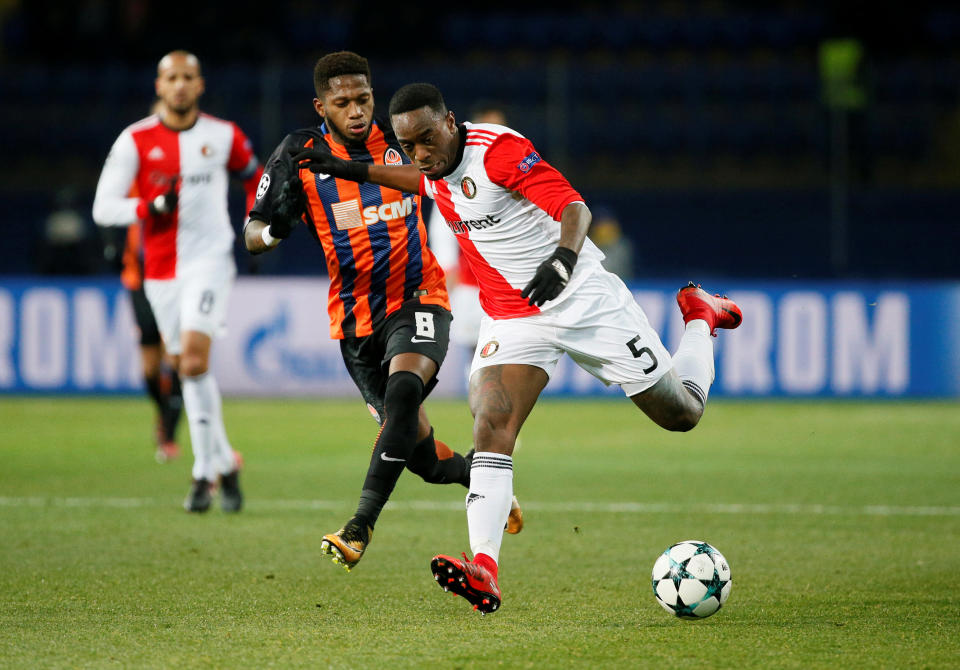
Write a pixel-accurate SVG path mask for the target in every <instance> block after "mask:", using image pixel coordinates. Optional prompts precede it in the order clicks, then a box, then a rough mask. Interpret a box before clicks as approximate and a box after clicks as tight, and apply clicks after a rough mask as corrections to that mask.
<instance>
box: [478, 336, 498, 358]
mask: <svg viewBox="0 0 960 670" xmlns="http://www.w3.org/2000/svg"><path fill="white" fill-rule="evenodd" d="M498 351H500V343H499V342H497V341H496V340H490V341H489V342H487V343H486V344H485V345H483V348H482V349H481V350H480V358H490V357H491V356H493V355H494V354H495V353H497V352H498Z"/></svg>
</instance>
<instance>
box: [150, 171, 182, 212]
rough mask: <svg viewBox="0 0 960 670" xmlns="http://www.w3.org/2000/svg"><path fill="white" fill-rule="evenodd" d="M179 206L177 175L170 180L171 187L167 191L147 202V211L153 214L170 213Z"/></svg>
mask: <svg viewBox="0 0 960 670" xmlns="http://www.w3.org/2000/svg"><path fill="white" fill-rule="evenodd" d="M176 208H177V177H173V178H172V179H171V180H170V188H168V189H167V192H166V193H163V194H162V195H158V196H157V197H156V198H154V199H153V200H151V201H150V202H148V203H147V211H148V212H150V215H151V216H161V215H163V214H169V213H170V212H172V211H173V210H175V209H176Z"/></svg>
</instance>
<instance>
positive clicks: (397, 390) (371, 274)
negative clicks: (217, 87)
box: [244, 51, 470, 570]
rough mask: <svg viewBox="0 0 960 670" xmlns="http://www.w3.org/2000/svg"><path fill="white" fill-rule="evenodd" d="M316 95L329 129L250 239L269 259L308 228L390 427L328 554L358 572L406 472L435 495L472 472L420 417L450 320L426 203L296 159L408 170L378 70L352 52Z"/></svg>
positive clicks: (333, 62)
mask: <svg viewBox="0 0 960 670" xmlns="http://www.w3.org/2000/svg"><path fill="white" fill-rule="evenodd" d="M314 85H315V88H316V93H317V97H316V98H314V100H313V105H314V108H315V109H316V112H317V114H318V115H319V116H320V120H321V122H320V124H319V125H318V126H316V127H313V128H305V129H301V130H297V131H295V132H293V133H290V134H289V135H288V136H287V137H286V138H285V139H284V140H283V142H281V144H280V145H279V146H278V147H277V149H276V150H275V151H274V153H273V155H272V156H271V157H270V159H269V160H268V161H267V164H266V168H265V172H264V176H263V178H262V179H261V181H260V185H259V187H258V189H257V201H256V204H255V205H254V207H253V209H252V210H251V211H250V221H249V223H248V224H247V225H246V227H245V228H244V239H245V241H246V245H247V249H248V250H250V251H251V252H253V253H260V252H263V251H267V250H269V249H271V248H273V247H275V246H276V245H277V244H278V243H279V241H280V240H281V239H283V238H286V237H287V236H288V235H289V234H290V232H291V231H292V229H293V227H294V226H295V225H298V224H299V223H300V222H301V220H303V221H305V222H306V225H307V228H308V230H309V231H310V234H311V235H312V236H313V237H314V239H315V240H316V241H317V242H319V244H320V245H321V246H322V248H323V252H324V255H325V257H326V263H327V270H328V273H329V275H330V293H329V297H328V313H329V315H330V336H331V337H332V338H334V339H337V340H340V349H341V352H342V354H343V360H344V363H345V364H346V366H347V370H348V371H349V372H350V376H351V377H352V378H353V380H354V382H355V383H356V385H357V387H358V388H359V390H360V393H361V395H362V396H363V398H364V400H365V401H366V402H367V406H368V408H369V409H370V412H371V413H372V414H373V416H374V418H375V419H376V420H377V422H378V423H379V424H380V432H379V433H378V435H377V439H376V442H375V445H374V449H373V455H372V458H371V460H370V467H369V468H368V470H367V476H366V479H365V481H364V483H363V488H362V490H361V493H360V502H359V505H358V507H357V511H356V514H355V515H354V516H353V517H352V518H351V519H350V520H349V521H348V522H347V523H346V524H345V525H344V526H343V528H341V529H340V530H339V531H338V532H336V533H330V534H327V535H325V536H324V539H323V542H322V543H321V549H322V550H323V551H324V553H327V554H331V555H332V556H333V560H334V562H335V563H340V564H342V565H343V566H344V567H346V568H347V569H348V570H349V569H351V568H352V567H353V566H354V565H356V564H357V563H358V562H359V561H360V558H361V557H362V556H363V553H364V551H365V550H366V547H367V545H368V544H369V541H370V537H371V534H372V532H373V528H374V525H375V524H376V521H377V518H378V517H379V514H380V511H381V510H382V509H383V506H384V505H385V504H386V502H387V500H388V499H389V497H390V494H391V493H392V491H393V488H394V486H395V485H396V482H397V479H398V478H399V477H400V474H401V473H402V472H403V469H404V467H406V468H407V469H409V470H411V471H412V472H414V473H416V474H417V475H419V476H420V477H422V478H423V479H424V481H427V482H430V483H436V484H448V483H460V484H463V485H464V486H469V474H470V467H469V461H468V460H467V458H466V457H464V456H462V455H461V454H458V453H455V452H453V451H451V450H450V449H449V448H448V447H447V446H446V445H445V444H443V443H442V442H440V441H439V440H435V439H434V436H433V429H432V427H431V426H430V422H429V420H428V419H427V415H426V413H425V412H424V410H423V407H422V402H423V399H424V398H425V397H426V396H427V394H428V393H429V392H430V391H431V389H432V388H433V387H434V386H435V385H436V381H437V371H438V370H439V369H440V365H441V364H442V363H443V359H444V357H445V356H446V352H447V345H448V339H449V331H450V321H451V314H450V305H449V301H448V298H447V291H446V286H445V282H444V275H443V270H442V269H441V268H440V265H439V264H438V263H437V261H436V259H435V258H434V256H433V254H432V253H431V251H430V249H429V248H428V247H427V234H426V229H425V226H424V223H423V219H422V217H421V213H420V196H419V194H418V193H417V192H416V190H414V191H401V190H396V189H391V188H381V187H379V186H373V185H370V184H358V183H356V182H354V181H350V180H346V179H338V178H335V177H330V176H328V175H322V174H317V175H314V174H312V173H311V172H310V171H309V170H299V169H298V168H297V167H296V165H295V164H294V163H293V161H292V159H291V150H294V151H296V150H300V149H302V148H304V147H310V148H314V149H317V150H322V151H326V152H329V153H331V154H332V155H334V156H339V157H340V158H343V159H347V160H353V161H358V162H364V163H369V164H371V165H402V164H403V163H404V162H406V161H405V159H404V157H403V153H402V152H401V151H400V147H399V145H398V144H397V141H396V138H395V137H394V134H393V130H392V129H391V128H390V126H389V124H387V123H385V122H384V121H382V120H379V119H377V118H375V117H374V115H373V109H374V99H373V88H372V86H371V80H370V68H369V65H368V63H367V61H366V59H365V58H362V57H361V56H358V55H357V54H355V53H352V52H347V51H343V52H337V53H332V54H328V55H326V56H324V57H323V58H321V59H320V60H319V61H317V64H316V67H315V68H314ZM301 180H302V181H301Z"/></svg>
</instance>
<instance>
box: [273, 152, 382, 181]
mask: <svg viewBox="0 0 960 670" xmlns="http://www.w3.org/2000/svg"><path fill="white" fill-rule="evenodd" d="M290 154H291V155H292V156H293V162H294V163H296V165H297V167H298V168H299V169H301V170H302V169H303V168H310V172H312V173H314V174H329V175H333V176H334V177H339V178H340V179H349V180H350V181H357V182H361V183H362V182H365V181H367V175H368V174H369V172H370V166H369V165H367V164H366V163H361V162H358V161H345V160H343V159H342V158H337V157H336V156H334V155H333V154H331V153H330V152H329V151H326V150H324V149H302V148H301V149H297V148H294V147H291V148H290Z"/></svg>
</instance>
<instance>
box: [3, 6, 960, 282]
mask: <svg viewBox="0 0 960 670" xmlns="http://www.w3.org/2000/svg"><path fill="white" fill-rule="evenodd" d="M443 7H446V8H447V9H444V10H438V9H437V8H431V7H430V6H428V5H420V4H415V3H405V4H401V3H398V4H394V5H380V4H376V3H374V4H370V3H347V2H323V3H317V2H307V1H299V2H296V1H294V2H291V1H277V2H271V3H264V2H247V1H241V2H231V3H229V4H228V5H227V4H222V3H209V4H208V3H203V2H196V3H192V4H180V3H170V2H156V1H154V0H133V1H131V2H111V1H107V0H86V1H79V2H75V3H62V2H52V1H49V0H31V1H29V2H28V1H26V0H20V1H19V2H17V1H10V0H8V1H7V2H0V151H2V156H3V161H2V162H0V208H2V211H3V213H4V219H5V220H4V224H3V226H4V232H5V235H4V237H5V244H4V245H3V246H4V249H5V251H4V252H3V253H2V256H0V259H2V262H0V272H3V273H5V274H19V275H23V274H35V273H41V272H43V273H64V272H68V273H101V274H102V273H109V272H111V270H110V268H109V267H107V265H106V264H105V263H103V262H102V261H101V260H100V253H99V249H98V240H99V238H98V235H97V231H96V230H95V227H94V226H93V224H92V221H91V220H90V206H91V203H92V199H93V192H94V190H95V187H96V182H97V177H98V176H99V172H100V168H101V165H102V162H103V159H104V158H105V157H106V154H107V151H108V150H109V148H110V145H111V144H112V142H113V141H114V139H115V138H116V136H117V135H118V134H119V132H120V131H121V130H122V129H123V128H124V127H125V126H126V125H128V124H129V123H132V122H133V121H135V120H137V119H139V118H142V117H143V116H145V115H146V111H147V107H148V105H149V104H150V102H151V100H152V98H153V79H154V77H155V68H156V62H157V60H158V59H159V58H160V57H161V56H162V55H163V54H164V53H166V52H167V51H170V50H172V49H176V48H183V49H187V50H190V51H192V52H194V53H196V54H197V56H198V57H199V58H200V60H201V62H202V65H203V70H204V75H205V77H206V83H207V92H206V94H205V96H204V97H203V99H202V101H201V104H202V108H203V109H204V110H205V111H207V112H209V113H212V114H214V115H217V116H221V117H224V118H228V119H231V120H234V121H236V122H237V123H238V124H239V125H240V126H241V127H242V128H243V129H244V130H245V131H246V132H247V134H248V135H249V136H250V137H251V139H252V141H253V143H254V146H255V148H256V151H257V153H258V155H259V156H260V157H261V159H263V158H266V156H268V155H269V154H270V152H271V151H272V149H273V147H274V146H275V145H276V143H277V142H279V141H280V139H282V137H283V135H284V134H285V133H286V132H287V131H288V130H291V129H293V128H296V127H300V126H303V125H308V124H311V123H313V121H314V118H315V117H314V114H313V110H312V106H311V100H312V98H313V95H314V93H313V84H312V67H313V63H314V61H315V60H316V58H318V57H319V56H321V55H323V54H324V53H327V52H329V51H333V50H339V49H345V48H346V49H351V50H354V51H357V52H359V53H361V54H362V55H364V56H367V57H368V58H369V59H370V61H371V66H372V70H373V84H374V89H375V93H376V95H377V100H378V101H379V109H381V110H384V109H385V107H386V103H387V102H388V100H389V97H390V95H391V94H392V93H393V91H394V90H396V88H398V87H399V86H401V85H402V84H405V83H408V82H410V81H429V82H432V83H435V84H437V85H438V86H440V88H441V90H442V91H443V92H444V95H445V97H446V99H447V103H448V105H449V107H450V108H451V109H453V110H454V111H455V112H456V113H457V115H458V117H459V118H469V116H470V114H471V113H472V110H474V109H475V107H476V105H477V104H478V103H481V102H493V103H496V104H498V105H500V106H502V107H503V108H504V109H505V111H506V113H507V115H508V117H509V119H510V125H511V126H512V127H514V128H515V129H517V130H518V131H520V132H522V133H523V134H525V135H526V136H528V137H529V138H531V139H532V140H533V142H534V144H535V145H536V146H537V147H538V149H540V151H541V153H542V154H543V155H544V157H545V158H546V159H547V160H548V161H550V162H552V163H554V164H556V165H557V166H558V167H560V168H561V169H563V170H564V172H565V174H566V175H567V176H568V178H569V179H570V180H571V182H572V183H573V184H574V186H575V187H577V188H578V189H579V190H580V191H581V192H582V193H583V194H584V196H585V197H586V198H587V201H588V204H590V205H591V206H593V207H596V208H604V209H607V210H609V211H611V212H613V213H615V215H616V216H617V218H618V219H619V221H620V223H621V225H622V228H623V230H624V233H625V235H626V236H627V238H628V239H629V240H630V241H631V242H632V245H633V249H634V252H635V258H634V270H635V274H636V276H637V277H640V278H642V277H654V276H656V277H665V276H669V277H674V276H681V277H683V278H686V277H688V276H690V277H693V276H696V275H698V274H709V275H712V276H731V277H769V278H791V277H798V278H816V277H826V278H829V277H837V278H868V279H870V278H956V277H958V276H960V263H958V261H957V254H958V246H960V245H958V242H960V232H958V230H960V216H958V212H960V6H958V5H957V4H956V3H924V2H919V3H918V2H913V3H909V4H898V5H893V4H887V3H869V4H868V3H802V2H776V1H774V2H765V3H749V2H727V1H724V0H705V1H699V2H695V1H689V2H686V1H678V2H670V1H663V2H622V3H584V4H581V5H580V9H577V10H576V11H560V10H558V9H555V8H554V9H549V8H543V9H541V8H540V7H541V5H538V4H537V3H533V4H530V3H527V4H523V5H520V4H518V3H513V4H512V5H508V4H506V3H486V4H483V5H476V4H470V5H443ZM458 7H459V9H458ZM834 38H851V39H853V40H855V44H856V45H857V47H858V48H859V49H860V50H861V56H860V57H859V58H858V59H857V62H856V68H855V73H854V75H853V78H852V79H851V80H850V81H849V82H848V88H849V89H851V90H853V91H854V98H855V99H856V100H855V101H854V102H853V103H851V104H847V105H841V106H839V107H838V106H836V105H833V106H831V105H828V104H827V96H826V94H825V80H824V76H823V74H822V71H821V60H820V58H821V57H820V54H821V49H822V47H823V45H824V44H828V43H830V41H831V40H833V39H834ZM64 210H67V211H72V212H74V213H78V214H80V216H81V218H82V219H83V222H84V236H83V237H84V239H82V240H76V241H75V242H76V248H75V250H74V251H71V252H70V258H71V259H73V260H76V261H77V262H76V263H64V262H55V263H51V262H50V260H49V259H50V258H51V256H50V249H49V247H50V245H51V244H52V241H51V239H50V235H49V234H48V230H49V228H50V226H48V225H47V222H48V217H49V216H50V215H51V213H54V212H57V211H64ZM242 210H243V199H242V194H241V191H240V189H239V188H238V187H236V188H235V189H234V190H233V191H232V192H231V211H232V212H233V214H234V220H235V221H236V222H237V227H238V229H239V222H240V221H241V220H242V216H243V214H244V212H243V211H242ZM238 259H239V260H240V268H241V272H259V273H264V274H266V273H287V274H314V273H323V272H324V266H323V263H322V254H321V252H320V249H319V247H317V246H316V245H314V243H313V242H312V241H311V240H310V239H309V238H308V236H307V235H306V234H305V231H297V233H295V237H294V238H293V239H292V240H291V241H290V242H288V243H286V244H284V245H282V246H281V247H280V248H279V249H278V250H277V251H276V252H274V253H272V254H269V255H267V256H264V257H262V259H261V260H260V261H259V262H253V263H252V262H251V259H250V258H249V257H248V256H247V255H246V253H245V252H243V251H242V250H241V249H240V248H239V245H238Z"/></svg>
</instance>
